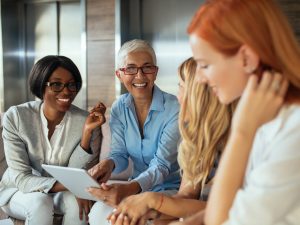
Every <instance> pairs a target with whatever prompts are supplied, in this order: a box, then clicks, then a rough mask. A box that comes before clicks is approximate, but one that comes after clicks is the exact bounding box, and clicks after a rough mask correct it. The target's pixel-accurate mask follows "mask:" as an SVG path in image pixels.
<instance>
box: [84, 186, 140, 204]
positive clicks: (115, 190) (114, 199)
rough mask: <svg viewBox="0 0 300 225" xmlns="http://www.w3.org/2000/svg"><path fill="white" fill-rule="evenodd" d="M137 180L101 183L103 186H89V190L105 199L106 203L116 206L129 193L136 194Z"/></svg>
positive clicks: (100, 198) (97, 196) (99, 197)
mask: <svg viewBox="0 0 300 225" xmlns="http://www.w3.org/2000/svg"><path fill="white" fill-rule="evenodd" d="M135 183H136V182H131V183H128V184H120V183H114V184H110V185H108V184H105V183H102V184H101V188H88V190H87V191H88V192H89V193H90V194H91V195H93V196H95V197H96V198H98V199H99V200H102V201H104V202H105V203H106V204H108V205H110V206H112V207H116V206H117V205H118V204H119V203H120V202H121V201H122V200H123V199H124V198H126V197H127V196H129V195H132V194H136V193H137V192H138V190H137V187H136V185H138V184H135Z"/></svg>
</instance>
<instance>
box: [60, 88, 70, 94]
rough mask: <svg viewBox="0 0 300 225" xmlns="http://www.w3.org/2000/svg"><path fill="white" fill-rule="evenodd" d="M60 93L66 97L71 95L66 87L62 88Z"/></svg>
mask: <svg viewBox="0 0 300 225" xmlns="http://www.w3.org/2000/svg"><path fill="white" fill-rule="evenodd" d="M61 92H63V93H64V94H66V95H69V94H71V93H72V92H71V91H70V90H69V88H68V87H67V86H64V88H63V89H62V91H61Z"/></svg>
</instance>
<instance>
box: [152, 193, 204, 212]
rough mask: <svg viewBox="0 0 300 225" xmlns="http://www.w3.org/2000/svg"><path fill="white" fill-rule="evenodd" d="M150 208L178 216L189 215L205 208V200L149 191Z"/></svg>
mask: <svg viewBox="0 0 300 225" xmlns="http://www.w3.org/2000/svg"><path fill="white" fill-rule="evenodd" d="M150 195H152V196H151V197H150V199H152V200H151V203H150V204H152V208H153V209H154V210H157V211H159V212H160V213H162V214H165V215H168V216H171V217H175V218H180V217H187V216H190V215H192V214H194V213H196V212H198V211H201V210H202V209H204V208H205V206H206V202H203V201H199V200H196V199H187V198H179V197H171V196H166V195H164V194H162V193H151V192H150Z"/></svg>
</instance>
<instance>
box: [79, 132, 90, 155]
mask: <svg viewBox="0 0 300 225" xmlns="http://www.w3.org/2000/svg"><path fill="white" fill-rule="evenodd" d="M91 138H92V131H90V130H88V129H83V131H82V136H81V142H80V146H81V147H82V148H83V149H84V150H85V151H87V152H88V151H89V150H90V142H91Z"/></svg>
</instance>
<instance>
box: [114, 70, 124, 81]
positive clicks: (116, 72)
mask: <svg viewBox="0 0 300 225" xmlns="http://www.w3.org/2000/svg"><path fill="white" fill-rule="evenodd" d="M115 75H116V76H117V77H118V79H119V81H120V82H121V83H123V81H122V78H121V74H120V70H116V71H115Z"/></svg>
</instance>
